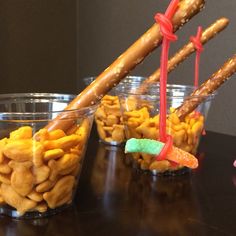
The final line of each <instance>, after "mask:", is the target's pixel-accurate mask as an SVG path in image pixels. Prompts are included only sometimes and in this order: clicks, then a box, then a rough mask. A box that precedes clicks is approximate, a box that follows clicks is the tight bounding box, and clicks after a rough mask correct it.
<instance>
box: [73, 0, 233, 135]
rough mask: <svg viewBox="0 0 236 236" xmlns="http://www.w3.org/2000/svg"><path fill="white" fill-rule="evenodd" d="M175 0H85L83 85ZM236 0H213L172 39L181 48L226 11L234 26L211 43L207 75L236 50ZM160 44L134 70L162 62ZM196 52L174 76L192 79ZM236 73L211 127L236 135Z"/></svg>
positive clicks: (189, 81)
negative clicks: (198, 29)
mask: <svg viewBox="0 0 236 236" xmlns="http://www.w3.org/2000/svg"><path fill="white" fill-rule="evenodd" d="M168 3H169V0H156V1H153V0H145V1H141V0H139V1H137V0H129V1H126V0H119V1H117V0H103V1H100V0H93V1H87V0H79V17H78V23H79V37H78V40H79V64H78V67H79V68H78V75H77V76H78V80H77V84H78V88H79V89H82V88H83V87H84V85H83V82H82V78H83V77H85V76H90V75H97V74H99V73H101V72H102V71H103V70H104V69H105V68H106V67H107V66H109V65H110V64H111V62H112V61H113V60H114V59H115V58H116V57H118V56H119V55H120V54H121V53H122V52H123V51H124V50H125V49H127V48H128V47H129V46H130V45H131V44H132V43H133V42H134V41H135V40H136V39H137V38H138V37H139V36H140V35H142V34H143V33H144V32H145V31H146V30H147V29H148V28H149V27H150V26H151V25H152V24H153V16H154V14H155V13H156V12H157V11H161V12H164V11H165V9H166V6H167V5H168ZM235 11H236V1H232V0H224V1H216V0H207V4H206V8H205V9H204V11H202V12H201V13H200V14H198V15H197V16H196V17H195V18H194V19H193V20H192V21H191V22H189V23H188V24H187V25H186V26H184V27H183V29H182V30H181V31H179V32H178V33H177V34H178V36H179V41H178V42H177V43H175V44H173V45H172V47H171V54H173V53H174V52H175V51H177V50H178V49H179V48H180V47H181V46H182V45H184V44H185V43H186V42H187V41H188V40H189V36H190V35H192V34H195V33H196V29H197V26H198V25H202V26H203V27H207V26H208V25H210V24H212V23H213V22H214V21H215V20H216V19H217V18H219V17H222V16H226V17H228V18H229V19H230V21H231V24H230V26H229V27H228V28H227V29H226V30H225V31H224V32H223V33H221V34H220V35H219V36H218V37H217V38H215V39H214V40H212V41H211V42H209V43H208V44H207V45H206V46H205V51H204V53H203V56H202V60H201V81H204V80H206V79H207V78H208V77H209V76H210V75H211V74H212V73H213V72H215V71H216V70H217V69H218V68H219V66H221V65H222V64H223V63H224V62H225V61H226V60H227V58H229V57H230V56H232V55H233V54H234V53H236V46H235V43H234V42H236V23H235V22H236V14H235ZM159 57H160V48H159V49H157V50H156V51H155V52H153V53H152V54H151V55H150V56H149V57H148V58H147V59H146V60H145V61H144V62H143V63H142V64H141V65H139V66H138V67H137V69H135V70H134V71H133V72H132V74H134V75H144V76H146V75H149V74H151V73H152V72H153V71H154V70H155V69H156V68H157V67H159ZM193 71H194V56H192V57H191V58H189V59H188V60H187V61H185V62H184V64H182V65H181V66H179V67H178V68H177V69H176V70H175V71H174V72H173V73H172V74H171V75H170V77H169V81H170V82H172V83H179V84H192V81H193ZM235 77H236V76H233V77H232V78H231V80H230V81H229V82H227V83H226V84H225V85H224V86H223V87H222V88H221V89H220V91H219V94H218V96H217V98H216V99H215V100H214V102H213V105H212V107H211V110H210V113H209V119H208V122H207V127H206V128H207V129H208V130H212V131H216V132H220V133H227V134H232V135H236V122H235V117H236V99H235V95H234V94H235V93H234V92H235V89H236V79H235Z"/></svg>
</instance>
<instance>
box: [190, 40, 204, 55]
mask: <svg viewBox="0 0 236 236" xmlns="http://www.w3.org/2000/svg"><path fill="white" fill-rule="evenodd" d="M190 40H191V42H192V43H193V44H194V47H195V48H196V49H197V51H199V52H202V51H203V49H204V48H203V46H202V42H201V41H200V40H199V39H198V38H197V37H193V36H192V37H190Z"/></svg>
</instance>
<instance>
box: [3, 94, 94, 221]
mask: <svg viewBox="0 0 236 236" xmlns="http://www.w3.org/2000/svg"><path fill="white" fill-rule="evenodd" d="M73 98H74V96H73V95H67V94H48V93H28V94H3V95H0V139H1V140H0V183H1V188H0V201H1V204H0V213H1V214H3V215H8V216H11V217H14V218H31V219H33V218H40V217H45V216H49V215H51V214H55V213H57V212H59V211H61V210H62V209H64V208H66V207H68V206H69V205H70V204H71V203H72V201H73V197H74V194H75V191H76V188H77V183H78V180H79V175H80V172H81V168H82V162H83V158H84V154H85V151H86V144H87V141H88V138H89V135H90V130H91V126H92V122H93V117H94V112H95V110H96V106H91V107H86V108H83V109H78V110H68V111H63V109H64V108H65V107H66V106H67V105H68V103H69V102H70V101H71V100H72V99H73ZM59 114H61V115H62V116H60V117H63V118H62V119H63V122H65V121H66V119H67V118H66V117H69V118H68V119H70V121H71V118H73V121H74V123H73V127H71V128H69V129H68V130H66V131H63V130H61V129H56V130H53V131H48V130H47V129H45V128H44V127H45V126H46V125H47V124H48V123H49V122H50V121H52V119H54V118H55V117H57V116H58V115H59ZM61 122H62V120H61Z"/></svg>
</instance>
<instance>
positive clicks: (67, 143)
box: [43, 134, 80, 150]
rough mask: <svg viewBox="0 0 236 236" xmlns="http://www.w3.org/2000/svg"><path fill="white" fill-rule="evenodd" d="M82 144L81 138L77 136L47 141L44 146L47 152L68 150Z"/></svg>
mask: <svg viewBox="0 0 236 236" xmlns="http://www.w3.org/2000/svg"><path fill="white" fill-rule="evenodd" d="M79 142H80V137H79V136H78V135H76V134H72V135H69V136H65V137H62V138H59V139H57V140H46V141H45V142H44V143H43V145H44V148H45V149H46V150H49V149H57V148H61V149H63V150H68V149H70V148H72V147H74V146H76V145H77V144H78V143H79Z"/></svg>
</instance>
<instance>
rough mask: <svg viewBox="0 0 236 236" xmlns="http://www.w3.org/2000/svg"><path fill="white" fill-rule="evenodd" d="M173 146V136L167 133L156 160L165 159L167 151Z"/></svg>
mask: <svg viewBox="0 0 236 236" xmlns="http://www.w3.org/2000/svg"><path fill="white" fill-rule="evenodd" d="M172 146H173V138H172V136H170V135H167V140H166V143H165V146H164V147H163V148H162V150H161V152H160V153H159V155H158V156H157V161H163V160H165V159H166V155H167V153H168V152H169V151H170V149H171V148H172Z"/></svg>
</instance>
